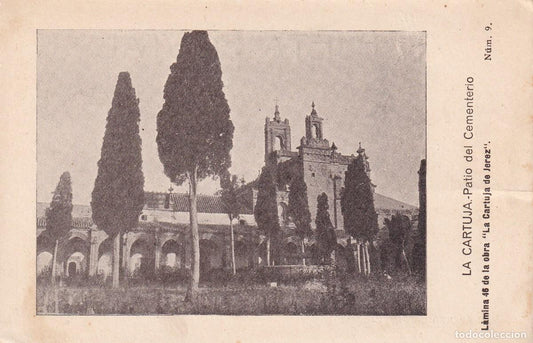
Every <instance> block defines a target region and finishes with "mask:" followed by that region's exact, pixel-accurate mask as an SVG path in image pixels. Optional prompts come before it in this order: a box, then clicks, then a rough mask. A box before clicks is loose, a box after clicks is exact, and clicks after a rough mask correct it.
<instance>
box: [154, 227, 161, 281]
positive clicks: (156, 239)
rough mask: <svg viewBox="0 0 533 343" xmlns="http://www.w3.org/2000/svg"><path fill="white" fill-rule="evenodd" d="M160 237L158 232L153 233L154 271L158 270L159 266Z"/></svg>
mask: <svg viewBox="0 0 533 343" xmlns="http://www.w3.org/2000/svg"><path fill="white" fill-rule="evenodd" d="M161 249H162V247H161V239H159V232H156V233H155V271H156V273H157V272H158V271H159V268H160V266H161Z"/></svg>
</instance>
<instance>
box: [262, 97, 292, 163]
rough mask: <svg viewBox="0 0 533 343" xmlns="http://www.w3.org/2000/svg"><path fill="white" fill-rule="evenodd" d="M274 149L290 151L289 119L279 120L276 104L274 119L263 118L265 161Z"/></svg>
mask: <svg viewBox="0 0 533 343" xmlns="http://www.w3.org/2000/svg"><path fill="white" fill-rule="evenodd" d="M274 151H282V152H285V151H291V127H290V125H289V120H288V119H285V120H283V121H282V120H281V117H280V114H279V107H278V105H277V104H276V108H275V111H274V119H273V120H270V118H269V117H266V119H265V162H267V163H268V161H269V157H270V155H271V154H272V152H274Z"/></svg>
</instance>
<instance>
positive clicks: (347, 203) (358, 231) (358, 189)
mask: <svg viewBox="0 0 533 343" xmlns="http://www.w3.org/2000/svg"><path fill="white" fill-rule="evenodd" d="M359 151H361V149H360V150H359ZM362 152H363V153H360V154H359V155H358V156H357V157H356V158H355V159H354V160H353V161H352V163H350V164H349V165H348V170H347V171H346V173H345V179H344V191H343V193H342V197H341V209H342V215H343V217H344V228H345V230H346V232H348V233H349V234H350V235H351V236H353V237H355V238H356V239H357V244H358V245H357V251H358V264H359V265H360V261H361V260H362V261H363V270H364V272H365V274H367V273H369V272H370V254H369V252H368V245H369V244H372V241H373V239H374V237H375V235H376V234H377V232H378V215H377V213H376V210H375V208H374V192H373V189H372V187H373V185H372V183H371V181H370V177H369V176H368V174H367V165H366V161H365V155H364V150H362ZM361 248H362V249H363V251H362V259H361V251H360V249H361Z"/></svg>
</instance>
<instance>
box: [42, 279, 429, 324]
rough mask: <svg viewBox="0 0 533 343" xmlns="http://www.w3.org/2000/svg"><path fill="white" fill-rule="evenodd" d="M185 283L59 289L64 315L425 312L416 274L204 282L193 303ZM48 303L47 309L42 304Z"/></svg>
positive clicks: (49, 294)
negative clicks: (272, 281)
mask: <svg viewBox="0 0 533 343" xmlns="http://www.w3.org/2000/svg"><path fill="white" fill-rule="evenodd" d="M185 291H186V288H185V286H181V285H180V286H177V287H176V286H174V287H164V286H162V285H156V284H153V285H138V286H135V285H129V286H126V287H123V288H121V289H118V290H113V289H111V288H101V287H94V286H93V287H84V286H80V287H73V286H65V287H59V290H58V292H57V298H58V300H59V313H61V314H83V315H86V314H89V315H91V314H95V315H105V314H139V315H154V314H162V315H165V314H166V315H171V314H223V315H269V314H287V315H331V314H339V315H425V314H426V294H425V285H424V282H422V280H419V279H418V278H416V277H408V276H404V277H400V278H399V279H392V280H388V279H385V278H370V279H367V278H362V277H359V278H355V277H350V278H344V279H342V280H341V279H338V278H331V279H329V280H324V279H322V280H320V279H311V280H307V281H301V282H292V283H287V284H283V283H282V284H277V285H276V287H272V285H270V284H245V283H243V282H242V280H238V279H236V280H230V281H229V282H227V283H226V284H225V285H213V284H204V285H201V287H200V292H199V294H198V298H197V299H196V301H195V302H193V303H185V302H184V297H185ZM37 292H38V296H37V299H38V301H37V312H38V313H39V314H44V313H54V300H55V292H54V289H52V287H51V286H49V285H43V284H41V285H38V289H37ZM45 303H47V304H48V306H47V308H46V309H45V307H44V304H45Z"/></svg>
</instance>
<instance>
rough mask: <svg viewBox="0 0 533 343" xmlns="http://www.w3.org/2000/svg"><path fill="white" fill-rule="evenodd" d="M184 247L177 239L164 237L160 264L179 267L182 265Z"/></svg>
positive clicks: (174, 267)
mask: <svg viewBox="0 0 533 343" xmlns="http://www.w3.org/2000/svg"><path fill="white" fill-rule="evenodd" d="M184 262H185V249H184V247H183V245H182V244H180V243H179V242H178V240H176V239H174V238H168V239H166V240H165V241H164V242H163V244H162V245H161V266H164V267H168V268H173V269H180V268H183V267H184Z"/></svg>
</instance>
